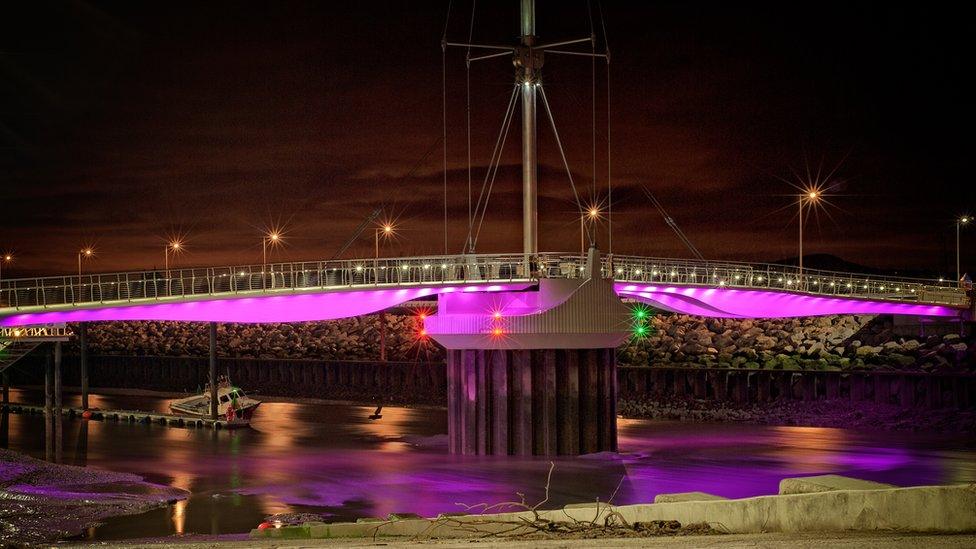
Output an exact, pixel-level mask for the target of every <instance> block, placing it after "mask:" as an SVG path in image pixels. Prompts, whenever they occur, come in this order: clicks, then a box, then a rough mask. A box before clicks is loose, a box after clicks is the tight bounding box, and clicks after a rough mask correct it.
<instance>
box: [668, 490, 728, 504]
mask: <svg viewBox="0 0 976 549" xmlns="http://www.w3.org/2000/svg"><path fill="white" fill-rule="evenodd" d="M723 499H729V498H723V497H722V496H716V495H715V494H709V493H707V492H678V493H676V494H658V495H656V496H654V503H678V502H680V501H718V500H723Z"/></svg>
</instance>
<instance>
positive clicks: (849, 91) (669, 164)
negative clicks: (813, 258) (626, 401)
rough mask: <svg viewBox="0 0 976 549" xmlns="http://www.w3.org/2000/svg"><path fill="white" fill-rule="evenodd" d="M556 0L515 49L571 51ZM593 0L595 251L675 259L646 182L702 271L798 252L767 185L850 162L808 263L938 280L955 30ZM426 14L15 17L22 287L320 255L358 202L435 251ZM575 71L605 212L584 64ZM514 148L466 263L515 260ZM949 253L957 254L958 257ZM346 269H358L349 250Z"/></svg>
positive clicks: (562, 114) (959, 61)
mask: <svg viewBox="0 0 976 549" xmlns="http://www.w3.org/2000/svg"><path fill="white" fill-rule="evenodd" d="M510 3H511V4H512V5H511V6H508V5H507V4H505V5H502V4H499V5H497V6H492V7H491V11H489V10H488V9H487V8H488V6H487V4H485V3H482V5H481V6H480V8H479V13H478V19H477V23H478V24H477V28H478V30H477V33H476V40H482V41H486V42H506V41H508V40H510V39H512V37H513V36H514V34H515V33H516V29H517V26H516V24H515V19H514V18H515V17H516V15H517V14H516V8H517V6H516V2H514V1H513V2H510ZM578 4H579V5H577V4H575V3H566V2H548V1H544V0H540V1H539V6H538V9H537V11H538V19H539V23H538V26H539V33H540V34H541V35H543V37H544V38H545V39H553V40H555V39H562V38H566V37H576V36H585V35H586V34H587V33H588V32H589V30H588V25H587V22H586V16H585V11H584V10H585V8H584V7H583V6H584V5H585V3H584V2H579V3H578ZM606 4H607V5H606V6H605V9H606V11H607V20H608V24H609V34H610V36H609V38H610V42H611V48H612V49H613V65H612V69H613V70H612V79H613V86H612V89H613V96H612V101H613V111H612V122H613V125H612V131H613V136H612V137H613V156H612V164H613V166H612V167H613V173H614V180H615V184H616V188H615V190H614V193H615V194H614V197H615V200H614V203H615V216H614V221H615V232H614V247H615V251H616V252H618V253H642V254H654V255H674V254H677V255H684V250H682V249H681V247H680V245H679V243H678V242H677V240H676V239H675V238H674V236H673V235H672V234H671V233H670V232H669V231H668V229H667V227H666V226H665V225H664V223H663V221H661V219H660V216H659V215H658V214H657V213H656V212H655V211H654V210H653V209H652V208H650V206H649V204H648V203H647V202H646V200H644V199H643V197H642V194H641V193H640V192H639V190H638V186H639V185H641V184H645V185H647V186H648V187H650V188H651V189H653V190H654V192H655V193H656V194H657V195H658V197H659V198H660V199H661V201H662V202H663V203H664V204H665V205H666V207H667V208H668V209H669V211H670V213H671V214H672V215H673V216H674V217H675V218H676V219H677V220H678V221H679V223H680V224H681V225H682V227H683V228H684V230H685V231H686V232H687V234H688V235H689V237H690V238H691V239H692V240H693V241H694V242H695V243H696V244H697V245H698V247H699V248H700V249H701V250H702V251H703V252H704V253H705V254H706V255H708V256H711V257H720V258H727V259H737V258H740V259H750V260H773V259H779V258H782V257H787V256H790V255H794V254H795V253H796V242H795V232H796V224H795V220H794V219H793V215H794V213H793V211H792V209H786V210H782V211H780V208H781V207H783V206H785V205H786V204H787V203H788V202H789V199H788V198H786V197H783V196H780V195H783V194H786V193H788V192H789V189H788V188H787V187H786V185H785V184H783V183H782V182H781V181H779V180H778V179H777V176H779V177H786V176H788V175H789V173H790V170H789V169H790V167H791V166H792V167H793V168H795V169H799V170H801V171H802V170H803V167H804V164H805V163H806V164H809V165H811V166H812V167H813V168H814V169H816V167H817V166H818V165H819V164H820V163H821V162H823V164H824V165H825V166H826V167H827V168H832V167H833V166H834V165H836V164H837V163H839V162H840V161H841V160H842V159H844V158H846V160H845V161H844V163H843V165H842V166H841V169H840V171H839V174H840V176H842V177H843V178H844V179H845V180H846V181H847V182H846V183H845V184H844V186H843V190H842V191H841V194H843V195H845V196H842V197H837V199H836V201H835V202H836V203H837V205H838V206H839V207H840V209H833V210H831V212H830V213H831V217H830V218H828V217H827V216H824V215H822V216H820V218H819V222H818V221H817V220H814V221H812V222H811V224H810V225H808V229H809V230H808V237H807V240H806V249H807V251H808V252H810V253H834V254H837V255H841V256H843V257H845V258H846V259H848V260H851V261H855V262H861V263H866V264H871V265H877V266H886V267H894V266H905V267H929V268H932V269H934V270H940V271H942V272H946V271H948V270H949V269H950V268H951V267H952V266H953V263H954V261H953V259H954V258H953V250H954V228H953V225H952V219H953V216H954V215H955V214H957V213H959V212H962V211H965V210H966V209H967V208H969V207H972V206H973V199H974V196H973V191H972V186H971V185H970V184H969V178H970V176H969V174H968V171H969V170H968V167H969V166H968V163H969V153H968V151H969V150H970V149H971V148H972V144H973V143H972V141H973V140H972V137H971V135H970V132H969V131H967V128H970V127H972V122H973V107H972V103H971V101H969V99H968V97H969V96H970V95H971V93H970V92H971V91H972V90H971V86H970V85H969V84H968V78H967V75H966V74H965V73H966V67H967V63H965V60H966V59H968V56H969V53H970V51H971V47H970V46H969V45H968V44H966V43H965V42H964V40H965V38H964V37H967V36H971V35H972V31H973V29H972V28H971V27H972V23H969V22H967V20H965V19H964V18H960V17H957V16H953V14H951V13H943V12H939V11H936V10H935V9H934V8H933V9H930V10H918V9H909V8H890V7H883V8H882V7H867V6H855V7H851V6H850V5H847V4H829V3H822V2H820V3H806V4H804V3H800V4H789V5H786V4H769V5H765V4H757V5H742V4H736V5H734V6H732V5H720V6H712V5H708V4H695V5H688V4H685V3H678V4H670V3H666V4H641V5H640V7H634V5H632V4H631V3H623V2H612V1H610V2H606ZM454 6H455V13H454V15H453V17H452V23H451V26H450V29H449V30H450V33H451V35H452V36H453V37H456V38H458V39H462V38H463V37H464V35H465V34H466V21H465V18H466V17H467V15H468V10H469V9H470V5H469V4H467V3H465V2H455V3H454ZM445 8H446V5H442V3H440V2H372V3H360V4H356V5H355V6H352V7H350V6H349V5H343V4H335V3H306V2H275V3H247V4H241V3H220V2H218V3H206V4H200V3H190V2H187V3H165V4H164V3H130V2H108V3H101V2H99V3H87V2H53V1H52V2H39V3H31V4H30V6H21V7H20V8H18V9H20V10H21V11H20V12H17V13H11V14H10V15H11V16H10V17H5V18H4V20H3V23H0V25H2V28H0V30H2V31H3V32H2V34H0V36H2V38H0V100H2V106H0V200H2V204H3V208H4V216H3V221H2V222H0V248H12V249H14V250H16V251H17V253H18V263H17V265H16V266H15V269H16V270H19V271H20V272H24V273H26V272H30V271H35V272H38V271H40V272H64V271H70V270H71V269H72V268H73V265H74V254H75V253H76V252H77V249H78V248H79V247H80V246H81V245H82V244H85V243H89V242H91V243H95V244H96V245H97V247H98V249H99V259H98V263H97V267H98V268H99V269H132V268H144V267H150V266H153V265H159V264H160V263H161V262H162V257H161V256H162V250H161V249H160V248H161V247H162V243H163V242H164V239H165V237H166V236H167V235H168V234H172V233H175V232H179V231H183V232H186V233H188V237H189V242H188V253H187V255H186V256H185V257H183V258H181V259H180V261H181V262H185V263H192V264H210V263H237V262H254V261H257V260H259V258H260V238H261V237H260V233H261V229H262V228H263V227H266V226H268V225H269V224H273V223H276V222H286V225H287V230H288V237H289V238H288V242H289V245H288V247H287V248H285V249H284V250H282V251H280V252H276V256H275V257H276V258H278V259H309V258H323V257H329V256H331V255H332V253H333V252H334V251H335V250H336V249H337V248H338V247H339V246H341V244H342V243H343V242H344V241H345V239H346V238H347V237H348V235H349V234H350V233H351V232H352V230H353V229H354V228H355V226H356V225H358V224H359V222H360V220H361V219H362V218H363V217H365V216H366V215H367V214H368V213H369V212H370V211H371V210H372V209H373V208H375V207H377V206H381V205H382V206H385V207H386V209H387V211H389V212H390V214H391V215H396V216H399V219H400V226H401V229H402V232H401V238H400V239H399V240H398V241H397V242H395V243H393V244H391V245H389V251H390V252H391V253H402V254H422V253H440V252H441V251H442V249H443V222H442V215H443V203H442V196H443V187H442V174H441V169H440V166H441V164H440V163H441V150H440V148H439V145H438V138H439V135H440V132H441V93H440V85H441V81H440V71H441V59H440V55H441V52H440V48H439V39H440V32H441V28H442V25H443V18H444V10H445ZM589 71H590V65H589V62H588V61H586V60H582V59H577V58H569V57H556V56H554V55H553V56H549V57H547V64H546V69H545V81H546V88H547V93H548V95H549V98H550V100H551V102H552V105H553V109H554V113H555V116H556V120H557V123H558V124H559V126H560V134H561V137H562V139H563V141H564V143H565V145H566V149H567V154H568V156H569V158H570V162H571V163H572V165H573V168H574V174H575V179H576V181H577V183H578V184H579V185H580V186H581V188H583V189H584V190H583V193H584V195H586V196H588V195H589V193H590V191H589V185H590V182H591V181H592V176H591V174H592V162H591V154H592V153H591V141H590V132H591V126H590V116H591V111H590V95H589V94H590V80H589ZM511 72H512V71H511V66H510V65H509V64H508V62H507V61H504V60H501V61H487V62H483V63H480V64H478V65H476V66H475V67H474V70H473V71H472V84H473V94H472V98H473V105H474V110H473V122H474V126H475V132H474V135H473V143H474V157H475V164H476V166H475V169H474V187H475V196H477V191H478V189H479V188H480V185H481V181H482V178H483V175H484V163H485V162H486V159H487V157H488V154H489V152H490V147H491V145H492V143H493V142H494V138H495V135H496V132H497V129H498V124H499V122H500V120H501V116H502V110H503V108H504V105H505V102H506V100H507V97H508V94H509V92H510V85H511V84H510V81H511ZM598 74H599V75H600V79H601V81H600V84H599V92H598V98H597V99H598V103H599V106H600V112H599V114H598V139H599V141H601V144H600V148H599V151H598V158H597V160H598V178H597V179H598V185H599V188H600V189H601V192H602V193H603V195H602V196H605V190H603V189H605V186H606V177H605V170H606V161H607V159H606V154H605V150H604V145H603V143H602V142H603V141H604V140H605V138H606V130H605V128H606V119H605V112H604V111H603V106H604V104H605V99H606V98H605V96H604V84H603V81H602V78H603V67H601V66H598ZM463 77H464V73H463V53H461V52H450V57H449V85H450V88H451V101H450V102H449V105H448V107H449V108H448V111H449V131H448V144H449V150H450V158H449V164H450V170H449V181H450V192H449V198H450V200H449V205H448V207H449V217H450V227H449V243H450V247H451V249H452V251H454V250H457V249H459V248H460V246H461V243H462V242H463V241H464V238H465V234H466V213H467V175H466V174H467V171H466V160H465V153H464V148H463V143H464V102H463V93H464V87H463ZM540 136H541V143H540V151H541V160H542V162H543V163H544V164H545V165H544V166H543V169H542V170H541V174H540V182H541V183H540V192H541V196H540V212H541V222H542V226H541V235H540V242H541V247H542V248H544V249H547V250H573V249H575V248H576V247H577V246H578V234H577V233H574V232H573V231H574V230H576V227H577V224H576V223H575V217H574V215H575V214H574V213H573V210H574V205H573V201H572V193H571V191H570V190H569V186H568V183H567V181H566V176H565V173H564V171H563V170H562V168H561V167H560V164H559V158H558V153H557V150H556V148H555V145H554V142H553V140H552V138H551V136H550V135H549V133H548V131H545V130H543V131H541V132H540ZM518 143H519V134H518V132H517V129H515V130H513V132H512V134H511V135H510V136H509V142H508V147H507V149H506V154H505V156H504V161H503V163H504V166H503V169H502V170H501V171H500V173H499V177H498V181H497V182H496V185H495V190H494V193H493V195H492V200H491V203H490V205H489V208H488V214H487V218H486V224H485V229H484V230H483V233H482V238H481V243H480V245H479V250H480V251H485V252H496V251H498V252H501V251H513V250H517V249H518V248H519V246H520V242H521V236H520V232H519V231H520V219H521V199H520V195H519V193H520V182H519V171H518V167H517V162H518V161H519V154H518ZM432 147H433V150H431V149H432ZM425 153H427V154H426V157H425ZM421 160H422V161H421ZM602 196H601V197H602ZM601 243H602V244H603V245H604V246H605V244H606V235H605V234H603V235H602V236H601ZM967 249H968V250H970V251H969V252H967V260H968V261H969V262H970V263H972V262H973V258H974V255H973V253H972V252H973V251H974V250H976V243H974V244H973V245H970V246H968V248H967ZM349 253H350V254H353V255H360V256H361V255H369V254H370V253H371V243H370V242H369V239H368V238H364V239H362V241H361V242H360V243H358V244H357V245H356V246H354V247H353V248H352V249H351V250H350V252H349ZM6 272H7V271H6V270H5V273H6ZM15 272H16V271H15Z"/></svg>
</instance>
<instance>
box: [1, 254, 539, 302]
mask: <svg viewBox="0 0 976 549" xmlns="http://www.w3.org/2000/svg"><path fill="white" fill-rule="evenodd" d="M524 265H525V261H524V256H522V255H517V256H516V255H453V256H432V257H402V258H392V259H391V258H379V259H358V260H341V261H314V262H296V263H269V264H267V265H241V266H236V267H206V268H187V269H169V270H168V271H167V270H153V271H134V272H125V273H99V274H95V273H93V274H84V275H82V276H80V277H79V276H76V275H75V276H61V277H45V278H26V279H8V280H3V281H0V308H13V309H16V310H20V309H24V308H38V307H40V308H47V307H55V306H64V305H88V304H102V303H119V302H136V301H139V302H143V301H146V300H166V299H172V298H187V297H193V296H207V295H217V294H240V293H263V292H281V291H287V290H294V291H298V290H303V289H314V288H339V287H357V286H364V287H369V286H400V285H412V286H415V285H418V284H444V283H465V282H493V281H497V282H509V281H515V280H529V277H528V276H527V275H526V274H525V273H526V269H525V267H524Z"/></svg>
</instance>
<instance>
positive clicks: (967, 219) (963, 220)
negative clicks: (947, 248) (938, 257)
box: [956, 215, 973, 281]
mask: <svg viewBox="0 0 976 549" xmlns="http://www.w3.org/2000/svg"><path fill="white" fill-rule="evenodd" d="M972 220H973V218H972V217H969V216H968V215H964V216H962V217H960V218H959V219H957V220H956V280H957V281H961V280H962V269H961V268H960V262H959V250H960V247H959V231H960V229H961V228H962V226H963V225H968V224H969V222H970V221H972Z"/></svg>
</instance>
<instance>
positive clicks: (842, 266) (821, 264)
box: [773, 254, 939, 278]
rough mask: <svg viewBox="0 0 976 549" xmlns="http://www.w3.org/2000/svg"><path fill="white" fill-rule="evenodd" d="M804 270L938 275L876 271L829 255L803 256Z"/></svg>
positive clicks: (933, 275) (789, 261) (919, 274)
mask: <svg viewBox="0 0 976 549" xmlns="http://www.w3.org/2000/svg"><path fill="white" fill-rule="evenodd" d="M773 263H774V264H776V265H796V264H797V263H799V261H798V258H796V257H788V258H786V259H780V260H779V261H773ZM803 268H804V269H820V270H824V271H839V272H845V273H861V274H869V275H882V276H903V277H909V278H938V277H939V274H938V273H936V272H932V271H923V270H913V269H878V268H875V267H868V266H867V265H861V264H858V263H852V262H850V261H847V260H846V259H843V258H840V257H837V256H836V255H831V254H810V255H804V256H803Z"/></svg>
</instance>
